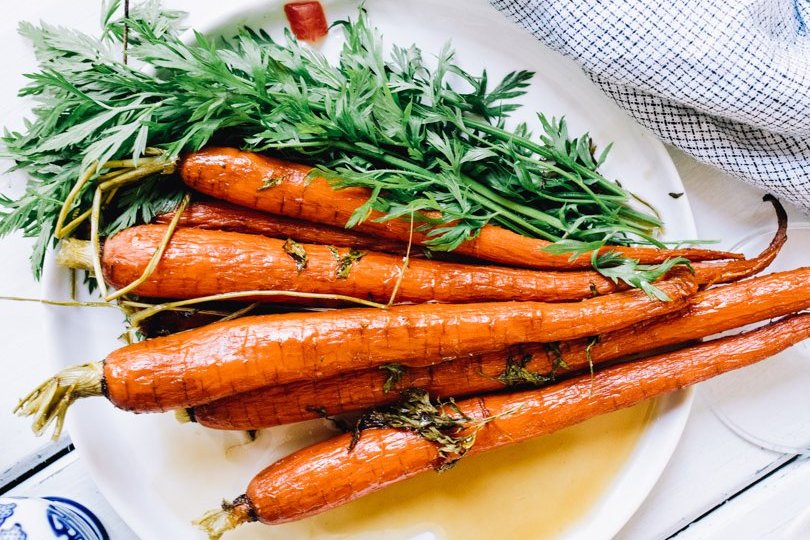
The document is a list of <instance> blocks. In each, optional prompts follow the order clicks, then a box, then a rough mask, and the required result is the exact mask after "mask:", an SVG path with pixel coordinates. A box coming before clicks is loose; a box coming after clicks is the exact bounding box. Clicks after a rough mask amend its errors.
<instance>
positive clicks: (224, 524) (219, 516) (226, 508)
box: [193, 495, 257, 540]
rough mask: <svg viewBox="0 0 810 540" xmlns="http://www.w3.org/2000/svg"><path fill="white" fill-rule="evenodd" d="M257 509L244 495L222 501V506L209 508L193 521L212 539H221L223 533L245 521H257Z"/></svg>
mask: <svg viewBox="0 0 810 540" xmlns="http://www.w3.org/2000/svg"><path fill="white" fill-rule="evenodd" d="M256 520H257V517H256V511H255V510H254V509H253V505H252V504H251V503H250V500H249V499H248V498H247V495H242V496H240V497H237V498H236V499H234V500H233V502H228V501H222V507H221V508H218V509H216V510H209V511H208V512H206V513H205V514H204V515H203V517H201V518H200V519H198V520H195V521H194V522H193V523H194V525H196V526H197V527H199V528H200V529H202V530H203V531H205V533H206V534H207V535H208V538H209V539H210V540H219V539H220V538H221V537H222V535H223V534H225V533H226V532H228V531H230V530H231V529H235V528H236V527H238V526H239V525H242V524H243V523H250V522H251V521H256Z"/></svg>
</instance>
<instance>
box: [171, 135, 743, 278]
mask: <svg viewBox="0 0 810 540" xmlns="http://www.w3.org/2000/svg"><path fill="white" fill-rule="evenodd" d="M178 171H179V173H180V177H181V178H182V180H183V182H185V183H186V184H187V185H188V186H189V187H191V188H193V189H195V190H197V191H200V192H202V193H205V194H206V195H209V196H212V197H214V198H216V199H222V200H226V201H229V202H232V203H235V204H239V205H242V206H247V207H249V208H254V209H257V210H262V211H264V212H269V213H271V214H277V215H284V216H289V217H292V218H295V219H303V220H306V221H312V222H315V223H321V224H326V225H331V226H336V227H345V226H346V224H347V223H348V222H349V220H350V218H351V216H352V214H353V213H354V211H355V210H356V209H357V208H358V207H360V206H361V205H362V204H363V203H365V202H366V200H367V199H368V197H369V192H368V191H367V190H366V189H364V188H346V189H341V190H334V189H333V188H332V186H331V185H330V184H329V182H328V181H327V180H325V179H324V178H321V177H319V176H311V175H310V173H311V172H312V169H311V168H310V167H306V166H304V165H299V164H295V163H290V162H287V161H282V160H280V159H276V158H271V157H268V156H264V155H261V154H255V153H251V152H244V151H241V150H237V149H235V148H206V149H203V150H201V151H199V152H196V153H193V154H190V155H188V156H186V157H185V158H184V159H183V160H182V161H181V163H180V165H179V167H178ZM381 218H384V214H383V213H381V212H377V211H371V212H370V213H369V216H368V218H367V219H366V220H365V221H364V222H363V223H361V224H359V225H358V226H357V227H355V229H356V230H357V231H358V232H362V233H369V234H373V235H375V236H379V237H381V238H388V239H391V240H397V241H401V242H405V241H407V240H408V238H409V236H410V235H411V232H412V231H411V228H412V227H411V223H410V222H409V221H405V220H400V219H392V220H387V221H380V219H381ZM428 239H429V238H428V236H427V233H425V232H421V231H414V232H413V241H414V243H416V244H418V245H426V243H427V242H428ZM548 245H549V242H548V241H545V240H540V239H536V238H529V237H526V236H521V235H519V234H516V233H513V232H511V231H509V230H506V229H503V228H501V227H497V226H494V225H487V226H485V227H483V228H482V229H481V231H480V233H479V234H478V236H477V237H475V238H471V239H470V240H468V241H466V242H464V243H462V244H461V246H459V247H458V248H457V249H456V250H455V253H458V254H461V255H468V256H472V257H475V258H478V259H484V260H487V261H492V262H496V263H503V264H507V265H510V266H519V267H529V268H540V269H550V268H551V269H570V268H585V267H588V266H590V265H591V259H590V254H587V253H586V254H583V255H581V256H579V257H577V258H575V259H573V260H571V259H570V256H569V254H553V253H550V252H548V251H544V250H543V248H545V247H547V246H548ZM603 251H615V252H617V253H619V254H621V255H623V256H625V257H628V258H631V259H637V260H639V261H640V262H643V263H660V262H663V261H665V260H666V259H668V258H671V257H686V258H687V259H689V260H691V261H700V260H714V259H738V258H741V256H740V255H738V254H734V253H728V252H722V251H713V250H708V249H699V248H686V249H665V250H662V249H654V248H647V247H606V248H603Z"/></svg>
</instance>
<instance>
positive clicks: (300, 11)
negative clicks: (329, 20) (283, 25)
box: [284, 1, 329, 41]
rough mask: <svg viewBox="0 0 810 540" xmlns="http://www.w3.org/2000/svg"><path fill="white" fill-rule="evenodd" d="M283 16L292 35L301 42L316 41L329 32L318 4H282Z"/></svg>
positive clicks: (324, 15)
mask: <svg viewBox="0 0 810 540" xmlns="http://www.w3.org/2000/svg"><path fill="white" fill-rule="evenodd" d="M284 14H285V15H286V16H287V20H288V21H289V22H290V29H291V30H292V33H293V34H295V37H297V38H298V39H300V40H302V41H317V40H319V39H321V38H322V37H324V36H325V35H326V34H327V32H328V31H329V25H327V24H326V14H324V12H323V6H321V3H320V2H317V1H315V2H290V3H288V4H284Z"/></svg>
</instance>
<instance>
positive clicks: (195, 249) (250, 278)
mask: <svg viewBox="0 0 810 540" xmlns="http://www.w3.org/2000/svg"><path fill="white" fill-rule="evenodd" d="M165 235H166V226H164V225H141V226H138V227H132V228H129V229H125V230H124V231H121V232H120V233H118V234H116V235H115V236H113V237H112V238H110V239H108V240H107V241H106V242H105V244H104V248H103V254H102V268H103V271H104V278H105V280H106V282H107V283H108V284H110V285H112V286H113V287H116V288H121V287H124V286H126V285H128V284H129V283H131V282H133V281H134V280H136V279H138V278H139V277H140V276H141V275H142V274H143V273H144V271H145V269H146V267H147V265H148V264H149V261H150V260H151V258H152V255H153V254H154V252H155V250H156V249H157V247H158V246H159V245H160V242H161V241H162V240H163V238H164V237H165ZM76 242H77V241H72V242H71V243H69V244H66V246H67V247H69V249H70V250H72V251H75V250H76V249H78V248H81V247H82V246H79V247H78V248H77V247H76ZM83 247H84V248H86V249H88V250H89V249H90V248H91V246H90V245H89V243H86V244H83ZM292 247H294V248H295V250H297V253H298V255H297V256H296V254H295V253H291V251H290V250H291V249H292ZM91 253H92V252H90V253H87V254H85V255H84V256H83V257H82V256H80V257H78V258H77V257H76V256H75V254H70V253H67V252H65V253H60V257H59V261H60V263H62V264H64V265H67V266H74V267H75V266H81V265H82V264H83V260H85V259H90V256H91ZM297 257H304V258H305V259H306V260H305V262H304V261H302V260H299V259H298V258H297ZM71 258H72V260H69V259H71ZM395 287H398V288H397V291H396V292H397V294H396V296H395V300H396V302H398V303H421V302H427V301H438V302H446V303H449V302H453V303H467V302H487V301H509V300H513V301H541V302H563V301H571V300H581V299H583V298H588V297H590V296H593V295H597V294H608V293H611V292H614V291H616V290H619V289H621V288H623V287H621V286H620V285H617V284H615V283H613V282H612V281H611V280H609V279H607V278H605V277H603V276H601V275H599V274H598V273H597V272H593V271H585V270H581V271H570V272H554V271H537V270H526V269H515V268H505V267H502V266H481V265H468V264H456V263H449V262H440V261H432V260H412V261H410V262H409V263H408V264H407V266H404V263H403V260H402V258H401V257H397V256H396V255H389V254H385V253H378V252H372V251H358V250H354V249H346V248H336V247H333V246H324V245H320V244H298V243H295V242H293V243H292V244H291V243H290V241H289V240H287V241H282V240H279V239H276V238H266V237H264V236H257V235H251V234H241V233H231V232H223V231H209V230H202V229H180V230H177V231H175V233H174V235H173V236H172V238H171V241H170V242H169V244H168V246H167V248H166V250H165V252H164V253H163V256H162V257H161V259H160V263H159V264H158V266H157V267H156V269H155V271H154V272H153V273H152V274H151V275H150V276H149V278H148V279H147V280H146V281H145V282H144V283H142V284H141V285H139V286H138V287H137V288H135V289H134V291H133V292H134V293H135V294H138V295H141V296H146V297H153V298H196V297H201V296H210V295H215V294H221V293H228V292H238V291H254V290H287V291H299V292H308V293H322V294H339V295H346V296H352V297H356V298H363V299H367V300H372V301H375V302H380V303H387V302H388V301H389V299H391V298H392V296H393V292H394V288H395ZM284 300H285V298H283V297H274V298H272V301H274V302H280V301H284ZM289 300H290V301H300V299H298V298H289Z"/></svg>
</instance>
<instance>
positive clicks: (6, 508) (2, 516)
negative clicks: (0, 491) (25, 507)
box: [0, 503, 17, 527]
mask: <svg viewBox="0 0 810 540" xmlns="http://www.w3.org/2000/svg"><path fill="white" fill-rule="evenodd" d="M15 508H17V505H16V504H14V503H8V504H0V527H2V526H3V523H5V521H6V520H7V519H8V518H10V517H11V516H12V515H14V509H15Z"/></svg>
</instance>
